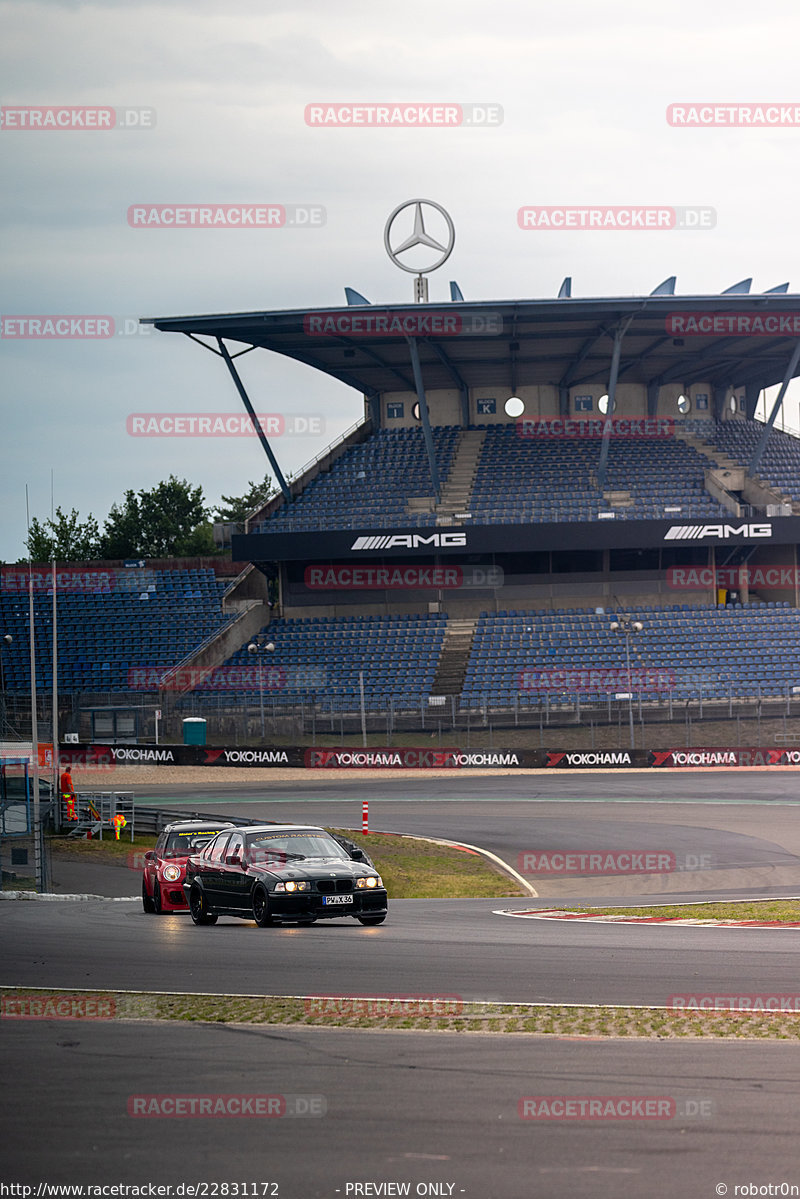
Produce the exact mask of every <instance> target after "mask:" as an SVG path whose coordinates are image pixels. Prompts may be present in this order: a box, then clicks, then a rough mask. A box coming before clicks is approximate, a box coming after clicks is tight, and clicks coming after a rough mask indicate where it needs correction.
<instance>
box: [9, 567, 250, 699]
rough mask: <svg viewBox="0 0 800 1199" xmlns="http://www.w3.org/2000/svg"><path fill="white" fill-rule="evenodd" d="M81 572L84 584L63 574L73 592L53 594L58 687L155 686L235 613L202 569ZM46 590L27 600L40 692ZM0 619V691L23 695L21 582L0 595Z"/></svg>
mask: <svg viewBox="0 0 800 1199" xmlns="http://www.w3.org/2000/svg"><path fill="white" fill-rule="evenodd" d="M17 573H18V572H17ZM86 575H87V580H88V581H87V582H86V583H84V582H83V581H82V580H81V578H80V576H77V577H76V576H75V575H73V576H71V578H72V579H73V580H75V581H76V584H77V585H78V586H80V587H81V590H77V589H76V590H65V591H64V592H63V593H62V594H61V595H60V596H59V599H58V662H59V686H60V688H61V690H62V691H63V692H68V693H69V692H82V693H107V692H128V691H131V690H149V691H158V683H157V678H158V676H159V675H160V674H162V673H165V672H166V671H167V670H168V669H169V668H170V667H171V666H174V665H175V663H176V662H178V661H180V660H181V659H182V658H184V657H185V656H186V654H188V653H189V652H190V651H191V650H193V649H194V648H195V647H196V646H197V645H198V644H199V643H200V642H202V641H204V640H206V638H208V637H209V635H211V634H213V633H216V632H219V631H220V630H221V629H223V628H224V627H225V626H226V625H227V624H229V623H230V622H231V621H232V620H234V619H235V615H236V614H235V613H229V614H223V613H222V611H221V606H220V605H221V600H222V595H223V593H224V591H225V587H226V583H225V581H223V580H221V579H217V577H216V575H215V573H214V571H213V570H212V569H209V568H206V569H199V570H197V569H194V570H189V569H185V568H178V569H167V570H154V569H151V568H149V569H146V570H141V569H136V570H128V571H126V570H120V569H114V568H112V569H110V570H106V571H102V572H101V571H97V570H91V571H89V572H86ZM69 585H70V580H68V583H67V586H68V587H69ZM22 586H23V587H24V575H23V580H22ZM83 588H85V590H84V589H83ZM51 595H52V592H50V593H49V594H48V592H47V591H44V590H40V591H38V592H37V594H36V597H35V605H34V619H35V622H36V646H37V653H36V676H37V677H36V684H37V687H39V688H40V689H43V690H46V689H49V688H51V687H52V684H53V674H52V655H51V647H52V628H53V610H52V600H51ZM0 623H2V627H3V632H4V634H6V633H7V634H10V635H11V637H12V638H13V640H12V642H11V644H10V646H9V647H8V649H7V650H6V651H5V659H6V660H5V661H4V664H3V666H4V677H5V687H6V691H8V692H10V693H14V692H27V691H29V690H30V658H29V653H28V596H27V594H25V592H24V590H22V587H18V588H15V589H14V591H9V590H4V591H3V592H2V593H0Z"/></svg>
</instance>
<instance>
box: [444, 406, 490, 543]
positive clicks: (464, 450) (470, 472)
mask: <svg viewBox="0 0 800 1199" xmlns="http://www.w3.org/2000/svg"><path fill="white" fill-rule="evenodd" d="M485 438H486V430H485V429H465V430H463V432H462V433H461V437H460V439H459V443H458V448H457V450H456V452H455V455H454V457H453V464H452V466H451V467H450V474H449V475H448V477H447V481H446V482H445V483H444V485H443V486H442V493H441V497H440V499H439V503H438V504H437V505H436V507H435V508H434V511H435V513H436V523H437V525H451V524H460V523H461V522H460V521H459V519H458V515H457V514H458V513H460V512H469V510H470V507H469V504H470V497H471V495H472V487H473V484H474V482H475V472H476V470H477V469H478V459H479V458H480V456H481V449H482V448H483V443H484V440H485Z"/></svg>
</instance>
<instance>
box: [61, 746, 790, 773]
mask: <svg viewBox="0 0 800 1199" xmlns="http://www.w3.org/2000/svg"><path fill="white" fill-rule="evenodd" d="M60 761H61V765H62V766H63V765H72V766H75V767H78V768H80V767H84V768H86V769H94V770H98V769H104V770H113V769H114V768H115V767H117V766H261V767H280V766H283V767H293V768H295V769H299V770H624V769H639V770H642V769H656V770H691V769H695V770H697V769H714V768H717V769H719V768H723V769H728V768H732V767H734V768H735V767H748V766H749V767H762V768H763V767H767V768H768V767H771V766H783V767H787V766H790V767H791V766H793V767H800V748H797V749H789V748H787V747H783V746H778V747H775V746H770V747H762V748H758V747H755V748H748V749H742V748H736V749H733V748H730V747H724V746H712V747H707V748H697V749H686V748H682V749H635V750H630V749H592V750H569V749H459V748H456V747H452V746H451V747H448V748H438V749H433V748H431V747H430V746H420V747H413V746H403V747H397V746H377V747H372V748H369V749H360V748H358V749H356V748H353V747H352V746H338V747H334V748H330V747H324V748H323V747H315V748H310V747H308V746H301V745H284V746H269V747H261V748H247V747H241V746H231V747H226V746H223V747H219V746H210V745H209V746H205V745H202V746H201V745H100V744H93V745H83V746H77V745H62V746H61V757H60Z"/></svg>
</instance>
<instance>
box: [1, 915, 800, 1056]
mask: <svg viewBox="0 0 800 1199" xmlns="http://www.w3.org/2000/svg"><path fill="white" fill-rule="evenodd" d="M271 935H274V934H272V933H269V932H266V933H264V937H265V939H268V938H269V937H270V936H271ZM87 995H88V996H93V995H94V996H102V999H103V1004H102V1008H101V1009H100V1010H102V1011H103V1012H105V1013H107V1015H106V1018H107V1019H108V1018H113V1019H117V1020H126V1021H139V1020H147V1021H152V1020H157V1021H175V1022H181V1023H183V1022H185V1023H203V1024H240V1025H241V1024H244V1025H250V1026H270V1025H297V1024H305V1025H315V1026H316V1027H332V1026H337V1027H343V1028H361V1029H373V1030H389V1031H392V1030H402V1029H413V1030H414V1031H420V1032H427V1033H436V1032H450V1033H453V1032H457V1033H476V1032H477V1033H490V1034H496V1033H510V1032H514V1033H526V1034H528V1035H532V1036H554V1037H570V1038H573V1037H591V1038H593V1039H597V1038H598V1037H605V1038H620V1037H638V1038H647V1039H651V1040H676V1039H678V1038H685V1037H701V1038H704V1039H720V1038H721V1039H732V1038H735V1039H737V1040H767V1041H776V1040H778V1041H800V1013H792V1012H774V1013H773V1012H768V1013H767V1012H765V1013H749V1012H733V1011H725V1010H720V1011H714V1012H703V1013H698V1012H696V1011H685V1012H682V1011H673V1010H670V1009H667V1008H639V1007H571V1006H568V1005H562V1006H559V1005H557V1004H551V1005H547V1004H534V1003H530V1004H529V1003H517V1004H500V1003H475V1002H469V1003H466V1002H464V1003H462V1002H461V1001H460V1000H459V999H458V997H457V996H452V997H450V998H449V999H447V1000H443V1001H442V1002H441V1004H440V1005H439V1006H438V1007H436V1006H435V1005H433V1004H432V1003H431V1001H430V999H429V998H426V997H421V998H420V1000H419V1001H416V1002H415V1001H414V999H413V997H406V998H404V999H403V1000H402V1001H398V1000H396V999H395V1000H394V1001H393V998H392V997H391V996H387V997H383V998H381V997H376V1000H375V1001H372V1000H365V999H355V1000H348V999H346V998H345V999H339V1000H326V1001H325V1000H323V1001H322V1002H321V1003H320V1001H319V1000H314V999H303V998H301V997H298V996H282V995H258V996H254V995H181V994H164V993H159V994H149V993H147V992H145V991H142V992H130V991H128V992H119V991H117V992H114V991H103V992H92V991H77V990H74V989H66V988H64V989H50V988H47V989H44V988H42V989H31V988H26V987H0V1017H5V1018H7V1019H10V1018H13V1017H12V1013H16V1014H18V1013H20V1012H21V1011H22V1012H25V1011H29V1010H30V1008H27V1007H25V1006H24V1005H26V1004H27V1003H28V1002H29V1001H32V1000H36V1001H38V1003H39V1004H41V1003H46V1002H47V1001H48V1000H50V999H57V998H59V997H61V996H80V997H86V996H87ZM38 1010H39V1012H40V1013H41V1012H42V1008H41V1007H40V1008H39V1009H38ZM90 1010H91V1009H90ZM94 1010H95V1011H97V1010H98V1006H97V1004H95V1005H94ZM17 1018H19V1016H18V1017H17ZM87 1018H89V1017H87Z"/></svg>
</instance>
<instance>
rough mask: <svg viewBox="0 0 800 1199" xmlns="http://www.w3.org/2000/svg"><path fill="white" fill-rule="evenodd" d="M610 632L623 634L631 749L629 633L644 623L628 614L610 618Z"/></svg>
mask: <svg viewBox="0 0 800 1199" xmlns="http://www.w3.org/2000/svg"><path fill="white" fill-rule="evenodd" d="M609 627H610V629H611V632H612V633H624V635H625V664H626V666H627V673H628V721H629V724H630V730H631V749H636V739H635V737H634V733H633V680H632V678H631V633H641V631H642V629H643V628H644V625H643V624H642V622H641V621H640V620H633V618H632V617H631V616H629V615H627V614H626V615H622V616H620V618H619V620H612V622H611V624H610V626H609Z"/></svg>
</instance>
